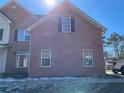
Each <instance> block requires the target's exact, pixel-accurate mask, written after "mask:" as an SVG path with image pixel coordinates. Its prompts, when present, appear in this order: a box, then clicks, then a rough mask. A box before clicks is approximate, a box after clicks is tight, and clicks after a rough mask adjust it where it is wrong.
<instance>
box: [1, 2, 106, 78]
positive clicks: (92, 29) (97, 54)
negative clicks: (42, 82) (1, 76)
mask: <svg viewBox="0 0 124 93" xmlns="http://www.w3.org/2000/svg"><path fill="white" fill-rule="evenodd" d="M0 11H1V14H2V15H3V16H4V17H5V19H4V20H5V21H6V24H8V28H9V30H8V36H7V38H8V39H7V40H8V42H7V43H5V45H4V46H7V48H4V49H7V52H6V53H5V55H6V56H4V57H5V58H6V59H5V58H3V59H5V60H4V61H2V62H3V63H2V64H0V67H1V66H3V65H4V68H3V71H1V72H0V73H7V74H14V73H18V74H22V73H25V74H28V75H29V76H32V77H37V76H40V77H53V76H101V75H104V73H105V63H104V56H103V46H102V33H103V32H104V31H105V30H106V29H105V28H104V27H103V26H102V25H100V24H99V23H98V22H96V21H95V20H94V19H92V18H91V17H89V16H88V15H87V14H85V13H84V12H82V11H80V10H79V9H78V8H77V7H75V6H74V5H73V4H72V3H70V2H69V1H67V0H65V1H64V2H63V3H62V4H60V5H59V6H58V7H56V8H55V9H53V10H52V11H51V12H50V13H49V14H47V15H46V16H39V15H33V14H32V13H30V12H29V11H27V10H26V9H24V8H23V7H21V6H20V5H19V4H17V3H16V2H15V0H12V1H10V2H9V3H8V4H7V5H5V6H4V7H2V8H1V10H0ZM0 18H2V17H0ZM1 20H2V19H0V21H1ZM10 20H11V21H10ZM2 22H4V21H3V20H2ZM2 25H3V24H0V27H1V28H0V29H2V28H3V27H4V26H2ZM27 30H28V31H29V33H30V34H29V33H28V32H27ZM1 33H2V30H1ZM1 36H2V34H1ZM3 37H4V36H3ZM0 45H1V43H0ZM2 46H3V44H2ZM4 49H3V48H0V57H1V58H2V56H1V55H3V54H4V53H2V52H1V50H4ZM0 61H1V59H0Z"/></svg>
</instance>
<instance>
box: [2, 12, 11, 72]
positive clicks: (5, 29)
mask: <svg viewBox="0 0 124 93" xmlns="http://www.w3.org/2000/svg"><path fill="white" fill-rule="evenodd" d="M11 23H12V22H11V21H10V19H8V18H7V17H6V16H4V15H3V14H2V13H1V12H0V73H4V72H5V64H6V60H7V52H8V47H9V37H10V25H11Z"/></svg>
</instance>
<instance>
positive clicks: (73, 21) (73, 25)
mask: <svg viewBox="0 0 124 93" xmlns="http://www.w3.org/2000/svg"><path fill="white" fill-rule="evenodd" d="M71 32H75V18H74V17H73V18H71Z"/></svg>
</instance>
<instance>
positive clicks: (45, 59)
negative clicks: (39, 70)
mask: <svg viewBox="0 0 124 93" xmlns="http://www.w3.org/2000/svg"><path fill="white" fill-rule="evenodd" d="M41 67H51V50H50V49H43V50H42V51H41Z"/></svg>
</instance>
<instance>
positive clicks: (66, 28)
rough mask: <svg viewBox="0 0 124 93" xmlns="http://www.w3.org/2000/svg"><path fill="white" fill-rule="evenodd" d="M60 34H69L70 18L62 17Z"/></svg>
mask: <svg viewBox="0 0 124 93" xmlns="http://www.w3.org/2000/svg"><path fill="white" fill-rule="evenodd" d="M62 32H65V33H66V32H71V18H70V17H62Z"/></svg>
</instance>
